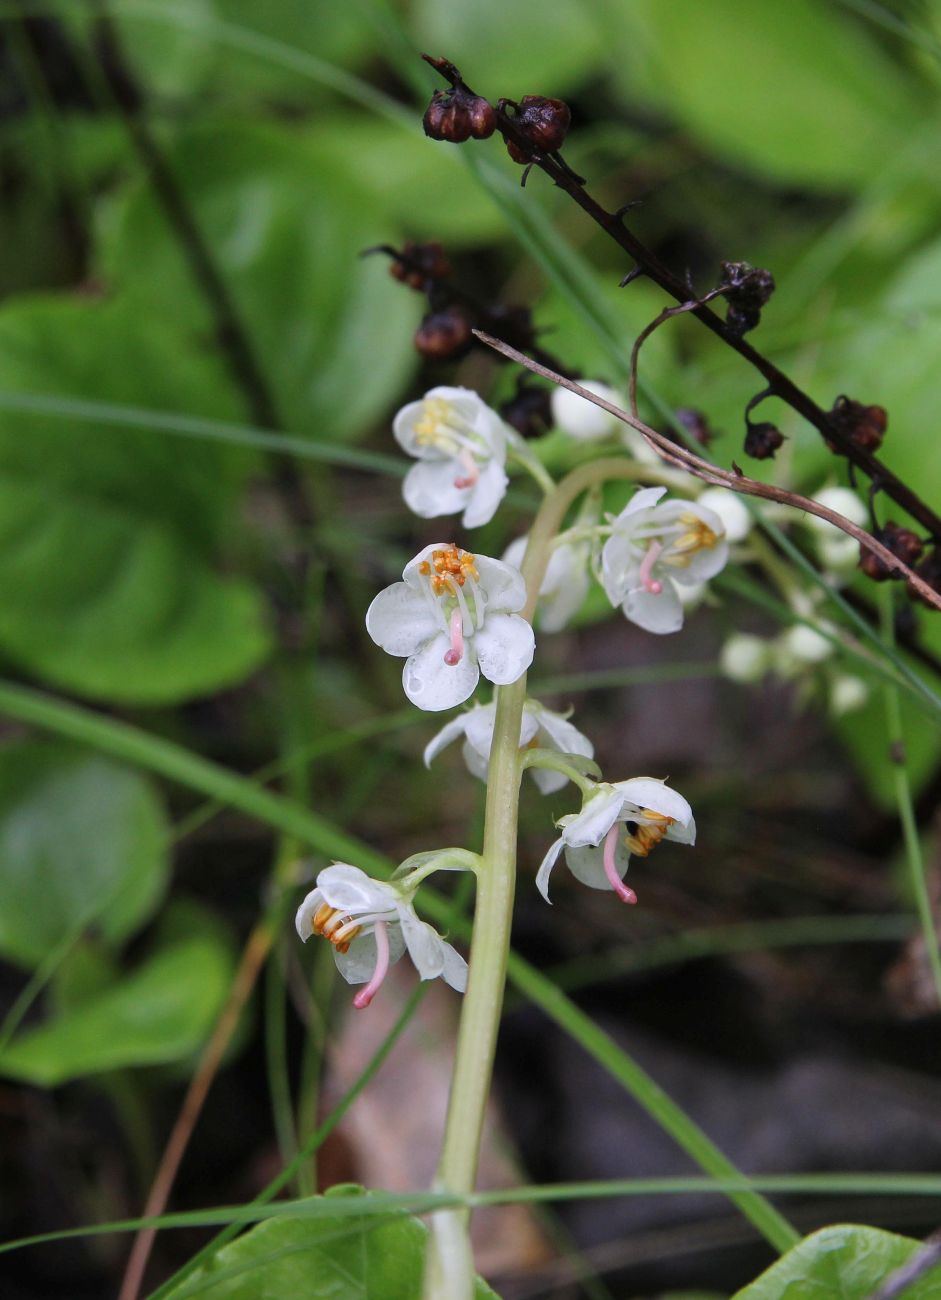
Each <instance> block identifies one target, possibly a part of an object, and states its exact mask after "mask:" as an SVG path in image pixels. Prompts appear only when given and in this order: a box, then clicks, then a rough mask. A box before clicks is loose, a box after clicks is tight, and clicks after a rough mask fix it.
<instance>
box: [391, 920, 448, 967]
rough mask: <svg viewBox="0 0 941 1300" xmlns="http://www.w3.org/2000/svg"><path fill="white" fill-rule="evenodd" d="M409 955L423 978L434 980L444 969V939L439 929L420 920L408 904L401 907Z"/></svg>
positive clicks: (404, 935) (403, 931) (403, 929)
mask: <svg viewBox="0 0 941 1300" xmlns="http://www.w3.org/2000/svg"><path fill="white" fill-rule="evenodd" d="M399 920H400V921H401V923H402V935H403V937H404V939H405V946H406V948H407V949H408V955H409V956H410V957H411V959H412V962H413V963H414V966H415V969H416V970H417V971H418V974H419V975H420V977H421V978H422V979H423V980H433V979H437V977H438V976H439V975H440V974H441V972H442V971H443V970H444V952H443V951H442V950H443V948H444V940H443V939H442V938H441V935H440V934H439V933H438V931H437V930H435V929H433V928H432V927H431V926H430V925H428V924H427V922H425V921H420V920H419V919H418V917H417V916H416V915H415V912H414V911H413V909H412V907H411V906H410V905H408V904H405V905H403V906H402V907H401V908H400V909H399Z"/></svg>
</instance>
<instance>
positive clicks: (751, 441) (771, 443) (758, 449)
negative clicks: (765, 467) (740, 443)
mask: <svg viewBox="0 0 941 1300" xmlns="http://www.w3.org/2000/svg"><path fill="white" fill-rule="evenodd" d="M783 442H784V434H783V433H782V432H781V430H780V429H778V428H777V427H776V426H775V425H773V424H769V423H768V422H767V421H766V420H764V421H762V422H761V423H760V424H749V426H748V429H747V431H746V433H745V443H744V447H745V455H746V456H751V457H753V458H754V459H755V460H773V459H774V453H775V452H776V451H777V450H778V448H779V447H780V446H781V444H782V443H783Z"/></svg>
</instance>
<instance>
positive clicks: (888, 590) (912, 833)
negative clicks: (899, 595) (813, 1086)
mask: <svg viewBox="0 0 941 1300" xmlns="http://www.w3.org/2000/svg"><path fill="white" fill-rule="evenodd" d="M881 594H882V611H881V612H882V635H883V638H884V640H885V643H886V645H888V646H889V648H890V649H894V645H895V629H894V626H893V618H894V614H895V607H894V601H893V596H894V592H893V589H892V587H891V586H890V585H889V584H888V583H887V584H886V586H885V588H884V589H883V591H882V593H881ZM884 690H885V712H886V725H887V729H888V739H889V762H890V764H891V766H892V775H893V780H894V785H895V804H896V807H897V809H898V814H899V822H900V823H901V827H902V838H903V840H904V841H905V856H906V857H907V859H908V874H909V878H910V880H911V886H912V893H913V894H914V895H915V905H916V907H917V908H918V917H919V920H920V921H921V932H922V935H923V936H924V941H925V951H926V952H927V954H928V962H929V964H930V966H931V974H932V977H933V979H934V987H935V991H936V993H937V995H938V1002H939V1004H941V951H939V948H938V927H937V924H936V923H935V919H934V914H933V912H932V908H931V899H930V898H929V896H928V885H927V882H926V879H925V860H924V856H923V854H922V851H921V837H920V836H919V834H918V822H917V820H916V817H915V806H914V801H913V799H912V787H911V782H910V781H909V779H908V763H907V759H906V756H905V733H904V729H903V727H902V709H901V705H900V703H899V693H898V689H897V687H895V686H890V685H889V684H888V683H886V685H885V688H884Z"/></svg>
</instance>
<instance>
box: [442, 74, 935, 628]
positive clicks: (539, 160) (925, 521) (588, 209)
mask: <svg viewBox="0 0 941 1300" xmlns="http://www.w3.org/2000/svg"><path fill="white" fill-rule="evenodd" d="M428 61H429V62H431V63H432V65H433V66H434V67H435V68H436V69H437V70H438V71H439V72H440V73H441V75H442V76H444V77H445V78H446V79H447V80H449V81H450V82H451V84H452V85H454V84H455V82H456V80H457V81H460V82H461V84H462V85H464V86H465V87H466V88H467V90H468V92H469V93H471V94H473V93H474V92H473V91H471V90H470V87H467V83H466V82H464V81H463V79H462V78H461V76H460V73H459V72H458V70H457V68H455V66H454V65H453V64H450V63H448V62H447V61H446V60H428ZM497 129H498V130H499V131H500V133H501V135H502V136H503V138H504V140H506V141H511V142H512V143H513V144H514V145H516V146H517V148H519V149H521V150H522V151H524V152H526V153H528V155H529V156H530V157H531V159H532V165H534V166H536V167H539V168H540V170H541V171H543V172H545V174H546V175H547V176H548V177H549V179H550V180H551V181H552V182H553V183H554V184H555V185H557V186H558V187H559V189H562V190H564V191H565V192H566V194H568V195H569V197H570V198H572V199H574V201H575V202H576V203H577V204H578V206H579V207H580V208H581V209H582V211H583V212H585V213H586V214H587V215H588V216H589V217H590V218H591V219H592V220H593V221H594V222H595V223H596V224H597V225H599V226H600V227H601V229H602V230H604V231H605V233H606V234H608V235H609V236H610V237H611V238H612V239H613V240H614V241H615V243H616V244H618V246H619V247H620V248H622V249H623V250H624V252H625V253H627V254H628V256H629V257H631V258H633V259H634V261H635V262H636V264H637V268H638V272H639V273H642V274H644V275H646V276H647V277H648V278H649V279H650V280H652V281H653V282H654V283H655V284H657V285H659V286H660V288H661V289H663V290H664V292H665V293H668V294H669V295H670V297H671V298H675V299H676V301H677V302H678V303H680V304H685V303H687V302H688V301H689V297H690V292H689V285H688V284H686V283H685V281H683V280H681V279H680V278H679V276H676V275H674V274H673V272H672V271H671V270H669V268H668V267H666V266H664V264H663V263H662V262H661V261H660V259H659V258H658V257H657V256H656V254H655V253H653V252H651V250H650V249H649V248H647V247H646V245H644V244H643V243H641V241H640V240H639V239H637V238H636V236H635V235H633V234H631V232H630V231H629V230H628V229H627V227H626V226H625V225H624V222H623V215H624V212H625V209H624V208H622V209H620V210H619V211H618V212H608V211H607V210H606V209H605V208H603V207H602V206H601V204H600V203H598V202H596V200H595V199H593V198H592V197H591V195H590V194H589V193H588V191H587V190H586V189H585V186H584V184H583V183H582V182H581V181H580V180H579V178H578V177H576V176H575V174H574V173H573V172H572V170H571V168H569V167H568V166H567V165H565V164H563V163H562V162H561V160H560V159H559V158H558V157H557V155H553V154H540V153H535V152H533V150H532V143H531V141H530V140H529V139H528V137H527V136H526V134H525V132H524V131H522V130H521V129H520V127H519V126H518V125H517V124H516V122H514V120H513V118H512V116H510V115H508V114H507V113H504V112H501V111H499V109H498V111H497ZM631 278H636V274H635V275H633V276H632V277H631ZM690 313H691V314H692V315H693V316H695V317H696V319H697V320H699V321H700V322H701V323H702V324H703V325H705V326H706V328H707V329H709V330H711V331H712V333H713V334H715V335H717V337H718V338H720V339H721V340H722V341H723V343H725V344H727V345H728V346H729V347H730V348H733V349H734V350H735V351H736V352H737V353H738V354H739V356H741V357H742V358H743V359H744V360H745V361H747V362H748V363H749V364H750V365H752V366H754V367H755V369H756V370H757V371H759V373H760V374H761V375H763V376H764V378H765V380H766V381H767V384H768V387H769V389H770V390H771V392H772V393H773V394H774V396H775V397H779V398H780V399H781V400H782V401H783V402H786V403H787V405H788V406H790V407H791V408H792V410H794V411H796V412H797V413H798V414H799V415H801V416H803V418H804V419H805V420H807V422H808V423H809V424H812V425H813V426H814V428H816V429H817V430H818V431H819V432H820V434H821V435H822V436H823V437H824V438H825V439H826V441H827V443H828V444H830V445H831V446H832V447H834V448H836V449H837V451H839V452H840V453H841V454H842V455H843V456H845V457H846V459H847V460H848V461H849V462H850V464H851V465H853V466H855V467H856V468H857V469H859V470H861V471H862V472H863V473H864V474H866V475H867V476H868V477H869V478H870V479H872V480H873V481H875V482H877V483H878V485H879V489H880V491H883V492H885V493H886V495H887V496H889V497H891V498H892V500H893V501H895V502H896V503H897V504H898V505H900V506H901V507H902V508H903V509H904V510H906V511H907V512H908V514H909V515H911V517H912V518H913V519H915V520H917V521H918V523H920V524H921V525H922V527H924V528H925V529H927V531H928V532H929V533H930V534H931V536H932V537H933V538H934V540H935V541H936V542H937V543H938V544H941V517H939V516H938V515H937V514H935V512H934V511H933V510H932V509H931V508H930V506H928V505H927V504H926V503H925V502H924V501H922V499H921V498H920V497H919V496H918V495H917V493H916V492H914V491H913V490H912V489H911V488H910V487H909V486H908V485H907V484H906V483H904V482H903V481H902V480H901V479H900V478H898V476H897V475H895V474H894V473H893V472H892V471H891V470H890V469H889V468H888V467H887V466H886V465H884V464H883V463H882V462H881V461H880V460H879V459H878V458H877V457H876V456H874V455H873V454H872V452H870V451H867V450H866V449H865V448H864V447H860V446H859V445H858V444H857V443H855V442H854V441H853V439H852V438H851V437H850V436H849V435H848V434H847V433H846V432H845V430H843V429H841V428H839V427H838V426H837V425H836V423H835V422H834V421H833V420H831V419H830V417H829V416H828V414H827V412H826V411H824V410H823V409H822V408H821V407H819V406H818V405H817V403H816V402H815V401H814V400H813V398H811V397H810V396H809V395H808V394H807V393H805V392H804V391H803V389H801V388H799V387H798V386H797V384H795V383H794V381H793V380H792V379H790V378H789V377H788V376H787V375H785V374H784V373H783V371H781V370H779V369H778V367H777V366H776V365H774V364H773V362H771V361H769V360H768V358H767V357H765V356H763V355H762V354H761V353H760V352H758V351H757V349H756V348H754V347H752V345H751V344H750V343H747V342H746V341H745V340H744V339H743V338H739V337H737V336H736V335H735V333H734V332H733V331H732V330H730V329H729V328H728V326H727V325H726V323H725V321H723V320H722V319H721V318H720V317H719V316H717V315H716V314H715V312H714V311H712V309H711V308H710V307H708V306H706V305H705V304H701V305H699V306H697V307H693V308H691V309H690ZM602 405H603V404H602ZM867 536H868V534H867ZM896 567H897V564H896ZM913 585H916V584H913ZM931 603H932V605H934V606H935V607H936V608H937V607H938V604H937V601H936V600H932V602H931Z"/></svg>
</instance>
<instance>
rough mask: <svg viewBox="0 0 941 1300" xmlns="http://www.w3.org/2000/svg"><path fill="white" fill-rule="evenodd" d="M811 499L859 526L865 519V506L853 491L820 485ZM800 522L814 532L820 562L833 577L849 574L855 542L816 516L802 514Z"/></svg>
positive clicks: (855, 554)
mask: <svg viewBox="0 0 941 1300" xmlns="http://www.w3.org/2000/svg"><path fill="white" fill-rule="evenodd" d="M814 500H815V501H817V502H819V503H820V505H822V506H827V507H828V508H829V509H830V510H835V511H836V512H837V514H840V515H845V517H846V518H847V519H849V520H850V521H851V522H852V523H854V524H858V525H859V527H860V528H863V527H865V525H866V523H867V522H868V515H867V511H866V507H865V505H864V504H863V502H862V501H861V500H860V499H859V497H858V496H857V495H856V493H855V492H853V491H851V489H850V488H845V487H829V488H824V489H823V490H822V491H821V492H818V493H817V494H816V495H815V496H814ZM804 522H805V523H806V525H807V527H808V528H809V529H810V530H811V531H812V533H813V534H814V540H815V541H816V544H817V553H818V554H819V556H820V562H821V563H822V564H823V566H824V567H825V568H826V569H829V570H830V571H831V573H832V574H833V575H835V576H836V577H838V578H839V577H844V578H845V577H849V576H850V575H851V574H853V573H855V571H856V568H857V565H858V564H859V542H857V540H856V538H855V537H850V535H849V533H844V532H843V530H842V528H837V526H836V524H831V523H830V522H829V521H828V520H826V519H821V518H819V516H818V515H805V516H804Z"/></svg>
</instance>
